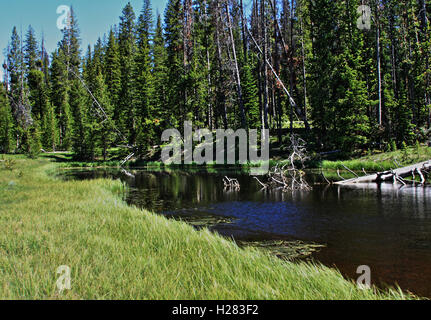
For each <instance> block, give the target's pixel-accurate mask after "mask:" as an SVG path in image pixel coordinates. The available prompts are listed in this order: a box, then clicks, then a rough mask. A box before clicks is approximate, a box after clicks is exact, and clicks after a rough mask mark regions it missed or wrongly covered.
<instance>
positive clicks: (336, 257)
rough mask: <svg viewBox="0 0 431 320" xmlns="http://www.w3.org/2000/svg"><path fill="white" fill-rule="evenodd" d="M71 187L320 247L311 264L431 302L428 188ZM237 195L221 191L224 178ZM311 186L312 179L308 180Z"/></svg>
mask: <svg viewBox="0 0 431 320" xmlns="http://www.w3.org/2000/svg"><path fill="white" fill-rule="evenodd" d="M65 172H66V173H65V174H64V176H66V177H67V178H72V179H78V180H79V179H94V178H102V177H106V178H120V179H122V180H123V181H125V182H127V184H128V185H129V186H130V188H129V191H128V192H127V194H126V195H125V200H126V201H127V202H128V203H129V204H133V205H136V206H138V207H141V208H145V209H148V210H151V211H154V212H156V213H159V214H162V215H165V216H167V217H169V218H175V219H182V220H184V221H187V222H189V223H190V224H192V225H194V226H195V227H197V228H199V227H200V226H206V227H209V228H210V229H211V230H213V231H214V232H218V233H219V234H221V235H223V236H226V237H229V238H233V239H234V240H235V241H239V242H242V241H245V242H249V241H253V242H255V241H268V240H286V241H287V240H289V241H290V240H301V241H304V242H312V243H317V244H322V245H324V247H323V248H321V249H320V250H318V251H317V252H315V253H313V255H312V259H313V260H316V261H319V262H321V263H322V264H324V265H327V266H330V267H336V268H337V269H339V270H340V271H341V272H342V274H343V275H344V276H345V277H347V278H350V279H356V278H357V277H358V276H359V275H357V274H356V270H357V267H358V266H361V265H367V266H369V267H370V269H371V276H372V282H373V284H376V285H378V286H380V287H384V286H386V285H390V286H392V285H394V284H398V285H399V286H400V287H401V288H402V289H403V290H406V291H411V292H413V293H415V294H417V295H420V296H425V297H431V188H430V187H425V188H424V187H419V186H416V187H414V186H407V187H401V185H395V186H394V185H392V184H381V185H377V184H367V185H356V186H325V185H318V184H316V185H314V186H313V190H312V191H310V192H293V193H291V192H288V193H286V192H282V191H280V190H276V191H262V190H261V188H260V186H259V184H258V183H257V181H255V180H254V179H253V178H252V177H250V176H249V175H247V174H244V173H241V172H238V171H224V172H220V171H219V172H207V171H206V170H195V171H182V170H174V171H170V172H169V171H149V170H135V171H133V174H134V175H135V177H134V178H133V177H128V176H127V175H125V174H124V173H121V172H120V171H118V170H107V169H104V170H102V169H94V170H68V171H65ZM224 175H228V176H229V177H231V178H237V179H238V180H239V182H240V184H241V190H240V191H228V190H224V188H223V182H222V177H223V176H224ZM310 179H311V180H313V179H312V177H311V178H310Z"/></svg>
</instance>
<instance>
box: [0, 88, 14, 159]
mask: <svg viewBox="0 0 431 320" xmlns="http://www.w3.org/2000/svg"><path fill="white" fill-rule="evenodd" d="M12 139H13V119H12V111H11V109H10V106H9V100H8V97H7V94H6V89H5V87H4V85H3V84H2V83H0V153H10V152H12V151H13V143H12Z"/></svg>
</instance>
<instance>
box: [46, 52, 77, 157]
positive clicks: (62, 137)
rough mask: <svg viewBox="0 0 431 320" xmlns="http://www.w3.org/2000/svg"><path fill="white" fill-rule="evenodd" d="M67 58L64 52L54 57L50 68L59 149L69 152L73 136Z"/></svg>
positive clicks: (55, 53)
mask: <svg viewBox="0 0 431 320" xmlns="http://www.w3.org/2000/svg"><path fill="white" fill-rule="evenodd" d="M65 61H66V58H65V55H64V53H63V51H62V50H58V51H56V52H54V53H53V55H52V64H51V68H50V80H51V102H52V104H53V106H54V109H55V115H56V118H57V124H58V139H59V141H58V142H59V148H60V149H61V150H69V148H70V146H71V136H72V115H71V110H70V105H69V81H68V73H67V68H66V63H65Z"/></svg>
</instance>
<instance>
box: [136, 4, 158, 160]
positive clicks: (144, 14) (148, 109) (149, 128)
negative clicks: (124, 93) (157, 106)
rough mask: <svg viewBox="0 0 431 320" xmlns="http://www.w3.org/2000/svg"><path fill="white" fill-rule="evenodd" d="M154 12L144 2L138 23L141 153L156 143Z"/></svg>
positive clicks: (137, 83) (139, 133) (137, 60)
mask: <svg viewBox="0 0 431 320" xmlns="http://www.w3.org/2000/svg"><path fill="white" fill-rule="evenodd" d="M152 20H153V16H152V11H151V5H150V1H149V0H145V1H144V5H143V8H142V10H141V15H140V16H139V18H138V23H137V52H136V56H135V76H134V78H135V81H134V85H135V88H134V93H135V96H134V101H135V102H134V105H135V107H136V119H137V121H136V122H137V123H136V125H137V131H136V140H137V144H138V147H139V150H138V151H139V153H140V154H142V153H143V152H144V151H145V149H146V148H147V147H148V146H149V145H150V144H151V143H152V141H154V135H155V134H154V123H153V115H154V114H153V111H154V110H153V106H152V104H151V102H152V100H151V96H152V95H153V94H154V88H153V78H152V73H151V67H152V66H151V56H150V49H151V45H150V37H151V33H152Z"/></svg>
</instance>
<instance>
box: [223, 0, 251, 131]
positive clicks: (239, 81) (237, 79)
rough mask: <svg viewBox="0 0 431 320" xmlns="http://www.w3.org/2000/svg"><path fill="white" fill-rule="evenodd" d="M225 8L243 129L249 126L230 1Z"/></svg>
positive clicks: (226, 1) (226, 0) (226, 2)
mask: <svg viewBox="0 0 431 320" xmlns="http://www.w3.org/2000/svg"><path fill="white" fill-rule="evenodd" d="M225 7H226V15H227V23H228V28H229V36H230V42H231V45H232V52H233V63H234V68H235V75H236V84H237V92H238V100H239V110H240V116H241V127H242V128H246V127H247V124H246V121H245V112H244V101H243V97H242V87H241V76H240V73H239V66H238V59H237V56H236V48H235V38H234V37H233V31H232V21H231V20H232V19H231V16H230V10H229V4H228V0H225Z"/></svg>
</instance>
